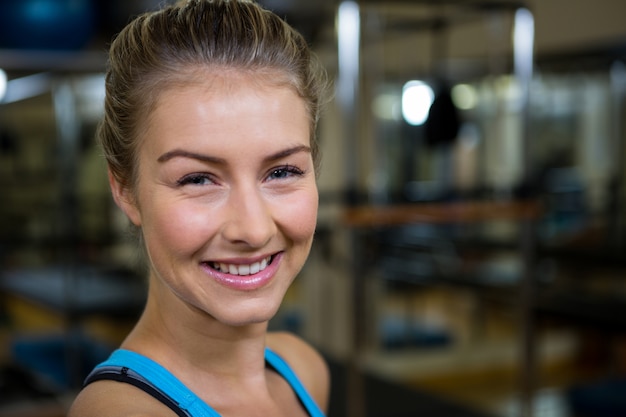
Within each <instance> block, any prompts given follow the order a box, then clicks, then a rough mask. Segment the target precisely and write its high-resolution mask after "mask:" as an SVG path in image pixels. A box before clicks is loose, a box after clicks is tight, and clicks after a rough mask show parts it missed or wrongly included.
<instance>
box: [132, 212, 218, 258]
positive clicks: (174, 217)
mask: <svg viewBox="0 0 626 417" xmlns="http://www.w3.org/2000/svg"><path fill="white" fill-rule="evenodd" d="M152 208H153V209H152V210H151V212H150V214H149V215H148V216H145V220H144V224H143V230H144V233H145V234H146V243H148V244H150V243H151V242H152V243H153V244H154V243H156V244H158V245H160V246H162V245H167V246H168V247H169V248H170V250H171V251H172V252H180V253H184V252H188V251H189V250H194V249H196V247H197V246H198V244H201V243H203V241H204V240H206V237H207V233H208V232H209V229H210V228H211V222H210V221H209V216H207V213H206V209H205V210H203V211H200V210H198V209H197V208H196V207H194V206H193V205H190V204H183V203H180V202H178V203H172V204H170V205H161V206H160V207H159V206H157V205H153V206H152ZM155 240H157V241H156V242H155Z"/></svg>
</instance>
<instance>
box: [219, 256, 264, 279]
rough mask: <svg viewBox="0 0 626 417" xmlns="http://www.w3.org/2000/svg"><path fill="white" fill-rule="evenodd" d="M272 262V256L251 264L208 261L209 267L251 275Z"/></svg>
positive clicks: (228, 272)
mask: <svg viewBox="0 0 626 417" xmlns="http://www.w3.org/2000/svg"><path fill="white" fill-rule="evenodd" d="M271 263H272V256H268V257H267V258H265V259H262V260H261V261H259V262H253V263H251V264H228V263H223V262H219V263H218V262H209V265H210V266H211V268H213V269H215V270H217V271H220V272H223V273H226V274H231V275H253V274H257V273H259V272H261V271H263V270H264V269H265V268H267V266H268V265H269V264H271Z"/></svg>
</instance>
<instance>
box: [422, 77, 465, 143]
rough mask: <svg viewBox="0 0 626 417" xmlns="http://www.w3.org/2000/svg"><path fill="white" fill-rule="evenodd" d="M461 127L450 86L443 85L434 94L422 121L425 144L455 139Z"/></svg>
mask: <svg viewBox="0 0 626 417" xmlns="http://www.w3.org/2000/svg"><path fill="white" fill-rule="evenodd" d="M460 127H461V119H460V116H459V111H458V109H457V108H456V106H455V105H454V102H453V101H452V95H451V93H450V88H449V87H448V86H447V85H445V86H443V87H441V88H440V89H439V91H438V93H437V94H436V95H435V99H434V100H433V104H432V105H431V106H430V110H429V112H428V118H427V119H426V122H425V123H424V129H425V132H424V134H425V138H426V144H427V145H428V146H431V147H435V146H439V145H448V144H451V143H453V142H454V141H455V139H456V138H457V136H458V134H459V128H460Z"/></svg>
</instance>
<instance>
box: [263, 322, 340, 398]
mask: <svg viewBox="0 0 626 417" xmlns="http://www.w3.org/2000/svg"><path fill="white" fill-rule="evenodd" d="M267 345H268V347H269V348H270V349H272V350H273V351H274V352H276V353H277V354H278V355H280V356H281V357H282V358H283V359H284V360H285V361H287V363H289V366H290V367H291V368H292V369H293V370H294V372H295V373H296V374H297V375H298V378H299V379H300V381H302V384H304V386H305V387H306V389H307V390H308V391H309V393H310V394H311V396H312V397H313V399H314V400H315V401H316V402H317V404H318V405H319V406H320V408H321V409H322V410H326V408H327V405H328V397H329V391H330V371H329V369H328V364H327V363H326V361H325V360H324V358H323V356H322V355H321V354H320V353H319V352H318V351H317V350H316V349H315V348H314V347H313V346H311V345H310V344H309V343H307V342H306V341H304V340H303V339H301V338H300V337H298V336H296V335H294V334H292V333H287V332H272V333H269V334H268V336H267Z"/></svg>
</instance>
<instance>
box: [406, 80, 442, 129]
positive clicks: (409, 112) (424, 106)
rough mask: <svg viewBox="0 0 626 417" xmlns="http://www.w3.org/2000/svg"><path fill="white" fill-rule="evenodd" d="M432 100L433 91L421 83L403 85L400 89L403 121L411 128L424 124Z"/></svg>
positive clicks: (410, 82) (414, 82) (411, 82)
mask: <svg viewBox="0 0 626 417" xmlns="http://www.w3.org/2000/svg"><path fill="white" fill-rule="evenodd" d="M434 98H435V94H434V93H433V89H432V88H430V86H429V85H428V84H426V83H424V82H422V81H409V82H408V83H406V84H404V87H403V88H402V116H403V117H404V120H406V122H407V123H408V124H410V125H413V126H419V125H422V124H424V122H425V121H426V119H427V118H428V111H429V110H430V105H431V104H433V100H434Z"/></svg>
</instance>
